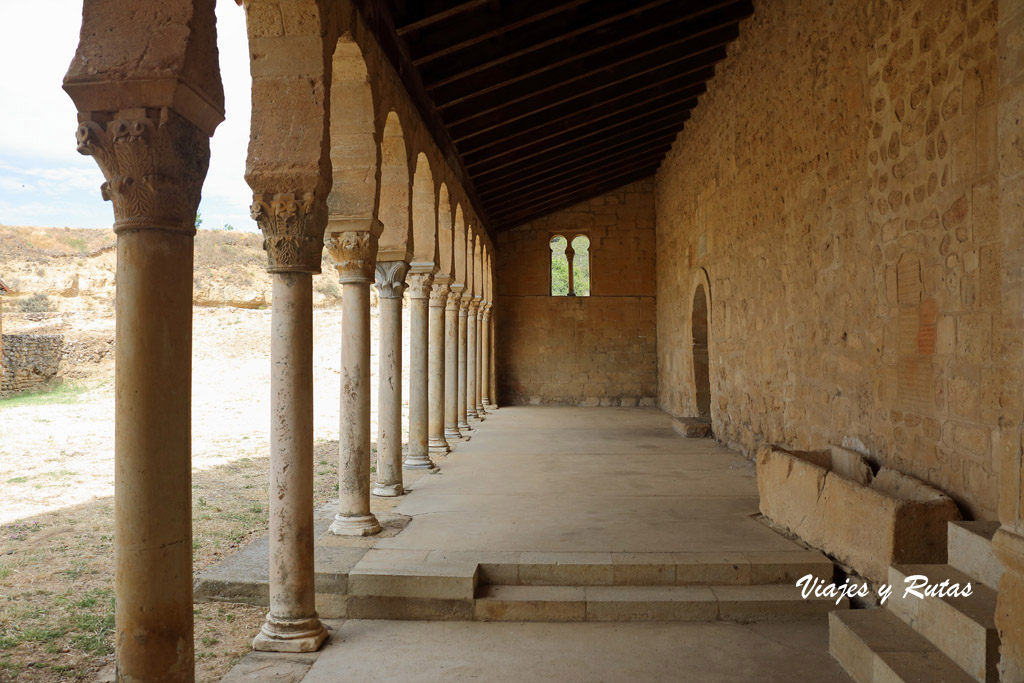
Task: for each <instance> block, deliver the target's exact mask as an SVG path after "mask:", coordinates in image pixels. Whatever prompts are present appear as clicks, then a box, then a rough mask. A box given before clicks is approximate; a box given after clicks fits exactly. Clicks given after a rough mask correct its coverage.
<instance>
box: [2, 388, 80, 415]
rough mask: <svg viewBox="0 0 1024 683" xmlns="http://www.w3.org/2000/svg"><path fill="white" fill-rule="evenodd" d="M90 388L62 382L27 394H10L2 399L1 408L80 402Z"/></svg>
mask: <svg viewBox="0 0 1024 683" xmlns="http://www.w3.org/2000/svg"><path fill="white" fill-rule="evenodd" d="M88 390H89V389H88V387H85V386H83V385H81V384H79V383H77V382H61V383H60V384H56V385H54V386H52V387H50V388H47V389H43V390H42V391H33V392H29V393H26V394H18V395H17V396H9V397H8V398H3V399H0V410H3V409H5V408H21V407H24V406H45V405H65V404H70V403H78V400H79V398H80V397H81V396H82V394H84V393H85V392H86V391H88Z"/></svg>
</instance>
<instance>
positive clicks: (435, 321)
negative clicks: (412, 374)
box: [427, 281, 451, 455]
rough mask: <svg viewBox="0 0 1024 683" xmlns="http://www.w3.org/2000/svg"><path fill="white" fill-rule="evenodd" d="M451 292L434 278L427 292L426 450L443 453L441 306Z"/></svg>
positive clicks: (443, 388)
mask: <svg viewBox="0 0 1024 683" xmlns="http://www.w3.org/2000/svg"><path fill="white" fill-rule="evenodd" d="M449 292H451V289H450V287H449V286H448V283H447V282H437V281H435V282H434V287H433V289H432V290H431V292H430V325H429V329H430V331H429V336H430V341H429V355H430V358H429V363H428V365H429V369H428V373H429V378H428V382H427V384H428V392H427V394H428V396H427V399H428V403H429V408H428V410H427V413H428V416H427V422H428V430H427V433H428V437H429V441H428V446H429V449H430V453H432V454H435V453H436V454H440V455H444V454H445V453H447V452H448V451H449V450H450V449H449V448H448V441H446V440H445V438H444V416H445V404H444V397H445V386H444V385H445V362H444V361H445V350H446V349H445V331H446V326H445V306H446V305H447V303H448V294H449Z"/></svg>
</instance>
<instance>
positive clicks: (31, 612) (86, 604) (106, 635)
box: [0, 441, 338, 681]
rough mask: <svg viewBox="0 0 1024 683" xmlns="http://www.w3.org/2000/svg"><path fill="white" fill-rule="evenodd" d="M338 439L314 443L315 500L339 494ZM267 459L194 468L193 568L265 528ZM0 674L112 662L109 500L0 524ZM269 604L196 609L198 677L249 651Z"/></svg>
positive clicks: (77, 677)
mask: <svg viewBox="0 0 1024 683" xmlns="http://www.w3.org/2000/svg"><path fill="white" fill-rule="evenodd" d="M336 449H337V443H336V442H329V441H323V442H320V443H318V444H317V448H316V469H315V472H316V498H317V503H318V504H321V503H324V502H326V501H327V500H329V499H330V498H333V497H335V496H336V491H337V482H338V470H337V450H336ZM268 470H269V463H268V460H267V458H266V457H258V458H239V459H238V460H236V461H233V462H231V463H229V464H227V465H223V466H220V467H216V468H212V469H207V470H201V471H200V470H197V471H195V472H193V481H192V517H193V526H192V528H193V558H194V569H195V571H199V570H202V569H204V568H205V567H207V566H209V565H210V564H211V563H213V562H215V561H217V560H218V559H220V558H221V557H222V556H224V555H225V554H227V553H230V552H231V551H233V550H235V549H237V548H238V547H239V546H241V545H242V544H244V543H246V542H247V541H249V540H251V539H252V538H253V537H255V536H258V535H260V534H262V533H264V532H265V531H266V529H267V477H268ZM0 533H2V536H0V681H14V680H18V681H85V680H94V679H95V678H96V677H97V676H98V675H99V673H100V672H101V671H102V670H104V669H105V668H108V667H109V666H110V664H111V663H112V662H113V627H114V612H113V599H114V592H113V591H114V586H113V581H114V579H113V499H111V498H109V497H107V498H100V499H96V500H94V501H93V502H90V503H86V504H83V505H77V506H74V507H69V508H65V509H62V510H59V511H56V512H51V513H49V514H45V515H40V516H39V517H34V518H31V519H26V520H20V521H18V522H14V523H11V524H7V525H4V526H2V527H0ZM264 613H265V610H264V609H263V608H258V607H252V606H249V605H235V604H227V603H206V604H197V605H196V606H195V624H196V626H195V648H196V678H197V680H199V681H216V680H220V678H221V677H222V676H223V675H224V674H225V673H227V671H228V670H229V669H230V668H231V666H232V665H233V664H234V663H235V662H237V661H238V659H239V658H240V657H241V656H243V655H244V654H246V653H247V652H249V649H250V643H251V641H252V637H253V636H254V635H255V634H256V632H257V631H258V629H259V627H260V624H262V622H263V617H264Z"/></svg>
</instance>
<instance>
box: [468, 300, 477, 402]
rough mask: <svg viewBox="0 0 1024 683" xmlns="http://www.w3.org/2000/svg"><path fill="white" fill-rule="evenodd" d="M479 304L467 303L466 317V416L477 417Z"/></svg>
mask: <svg viewBox="0 0 1024 683" xmlns="http://www.w3.org/2000/svg"><path fill="white" fill-rule="evenodd" d="M479 308H480V305H479V304H478V303H477V302H476V301H473V302H472V303H470V305H469V314H468V316H467V319H466V417H468V418H470V419H474V420H475V419H477V418H478V417H479V415H478V414H477V411H476V388H477V382H476V378H477V370H478V368H477V362H476V359H477V350H478V349H477V329H478V325H477V321H476V318H477V315H476V314H477V311H478V310H479Z"/></svg>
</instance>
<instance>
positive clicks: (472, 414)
mask: <svg viewBox="0 0 1024 683" xmlns="http://www.w3.org/2000/svg"><path fill="white" fill-rule="evenodd" d="M466 417H467V418H469V419H470V420H475V419H477V417H478V416H477V414H476V408H473V409H472V410H467V411H466Z"/></svg>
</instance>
